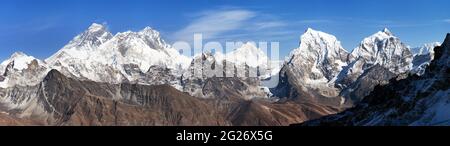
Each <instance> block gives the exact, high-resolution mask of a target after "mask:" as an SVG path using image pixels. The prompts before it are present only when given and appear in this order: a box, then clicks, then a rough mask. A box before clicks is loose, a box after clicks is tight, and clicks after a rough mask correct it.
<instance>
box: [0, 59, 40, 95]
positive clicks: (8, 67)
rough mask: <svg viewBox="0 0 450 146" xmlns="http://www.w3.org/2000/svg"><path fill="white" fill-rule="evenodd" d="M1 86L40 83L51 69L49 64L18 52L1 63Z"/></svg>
mask: <svg viewBox="0 0 450 146" xmlns="http://www.w3.org/2000/svg"><path fill="white" fill-rule="evenodd" d="M0 70H1V71H0V73H1V74H2V75H0V76H1V77H0V88H7V87H12V86H15V85H22V86H27V85H28V86H31V85H35V84H38V83H39V82H40V81H41V79H42V78H43V77H44V76H45V75H46V73H47V72H48V71H49V68H48V66H47V64H45V63H44V62H42V61H41V60H39V59H36V58H34V57H33V56H28V55H26V54H24V53H22V52H16V53H14V54H13V55H11V57H10V58H9V59H7V60H5V61H3V62H2V63H1V64H0Z"/></svg>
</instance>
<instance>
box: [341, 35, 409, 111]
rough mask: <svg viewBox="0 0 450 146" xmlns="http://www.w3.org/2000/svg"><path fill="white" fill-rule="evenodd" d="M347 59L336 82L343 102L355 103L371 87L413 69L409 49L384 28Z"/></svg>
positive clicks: (365, 41) (363, 42) (366, 39)
mask: <svg viewBox="0 0 450 146" xmlns="http://www.w3.org/2000/svg"><path fill="white" fill-rule="evenodd" d="M351 56H353V58H350V59H349V61H348V62H349V63H348V64H349V65H348V66H346V67H344V69H343V70H342V72H340V74H339V75H338V76H339V77H338V79H337V81H336V86H337V87H339V88H340V89H342V91H341V93H340V96H342V97H343V98H344V99H345V101H346V103H357V102H359V101H360V100H361V99H362V97H364V96H366V95H367V93H368V92H370V91H372V90H373V88H374V87H375V85H378V84H385V83H387V82H388V80H389V79H391V78H393V77H395V76H398V75H400V76H404V75H403V74H408V73H409V72H410V71H411V70H412V67H413V62H412V61H413V54H412V53H411V50H410V49H409V48H408V47H407V46H406V45H405V44H403V43H402V42H401V41H400V39H399V38H397V37H395V36H394V35H393V34H392V33H391V32H390V31H389V30H388V29H384V30H383V31H379V32H377V33H375V34H373V35H371V36H369V37H367V38H365V39H364V40H363V41H362V42H361V44H360V45H359V46H358V47H357V48H355V49H354V50H353V51H352V53H351Z"/></svg>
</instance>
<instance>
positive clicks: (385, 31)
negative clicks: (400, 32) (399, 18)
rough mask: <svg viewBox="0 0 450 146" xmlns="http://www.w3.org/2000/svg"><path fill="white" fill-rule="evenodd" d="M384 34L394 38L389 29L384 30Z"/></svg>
mask: <svg viewBox="0 0 450 146" xmlns="http://www.w3.org/2000/svg"><path fill="white" fill-rule="evenodd" d="M382 32H383V33H385V34H387V35H390V36H392V32H391V31H390V30H389V29H388V28H384V29H383V31H382Z"/></svg>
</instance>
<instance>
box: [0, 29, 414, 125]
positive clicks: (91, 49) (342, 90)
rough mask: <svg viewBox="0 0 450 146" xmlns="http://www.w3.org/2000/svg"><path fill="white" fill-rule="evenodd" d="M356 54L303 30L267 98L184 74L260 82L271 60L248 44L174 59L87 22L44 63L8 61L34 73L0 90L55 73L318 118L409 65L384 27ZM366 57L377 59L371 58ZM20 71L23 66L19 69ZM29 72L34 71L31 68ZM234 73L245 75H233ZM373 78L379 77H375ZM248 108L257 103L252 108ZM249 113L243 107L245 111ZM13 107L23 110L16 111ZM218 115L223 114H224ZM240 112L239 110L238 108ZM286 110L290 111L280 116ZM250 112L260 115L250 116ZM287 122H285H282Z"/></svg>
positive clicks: (240, 85) (247, 85)
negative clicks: (215, 72) (210, 71)
mask: <svg viewBox="0 0 450 146" xmlns="http://www.w3.org/2000/svg"><path fill="white" fill-rule="evenodd" d="M111 50H112V51H111ZM355 50H356V51H355ZM355 50H354V51H352V53H348V52H346V51H345V49H343V47H342V46H341V45H340V42H339V41H338V40H337V39H336V37H334V36H332V35H329V34H326V33H323V32H320V31H316V30H313V29H307V30H306V32H305V34H303V35H302V36H301V39H300V46H299V48H298V49H295V50H294V51H292V53H291V55H290V59H289V60H288V61H286V63H285V65H284V66H283V68H282V69H281V72H280V77H281V81H280V85H279V87H278V88H275V89H272V93H273V94H272V93H270V92H267V90H266V89H265V88H264V86H261V80H262V79H263V78H259V77H256V78H248V77H231V78H220V77H205V76H201V77H200V78H197V77H192V74H191V75H190V74H189V73H191V71H194V72H201V71H204V70H205V69H207V68H212V67H217V68H225V72H227V71H228V72H231V74H236V73H239V74H250V73H251V74H259V75H262V76H265V75H264V74H266V73H267V72H266V73H264V72H251V71H253V70H252V68H254V67H258V68H260V69H263V70H264V69H267V68H266V65H267V63H269V62H270V61H268V60H267V59H264V58H267V56H266V55H265V53H264V52H262V51H261V50H259V49H258V48H256V47H255V46H254V45H252V44H249V43H247V44H244V45H243V46H241V47H240V48H237V49H236V50H235V51H233V52H231V53H227V54H214V55H213V54H208V53H204V54H201V55H200V56H196V57H194V58H193V59H192V60H191V59H186V58H185V57H183V56H180V54H178V52H177V51H176V50H175V49H173V48H171V47H170V46H169V45H167V44H166V43H165V42H164V40H162V39H161V37H160V35H159V33H158V32H157V31H155V30H153V29H151V28H149V27H147V28H145V29H143V30H141V31H139V32H131V31H128V32H124V33H118V34H116V35H112V34H111V33H109V32H108V31H107V29H106V27H104V26H102V25H98V24H93V25H92V26H91V27H89V29H88V30H86V31H85V32H84V33H82V34H80V35H79V36H77V37H75V38H74V40H73V41H71V42H70V43H69V44H68V45H66V46H65V47H64V48H63V49H61V50H60V51H58V52H57V53H56V54H55V55H53V56H52V57H50V58H49V59H46V60H45V61H40V60H38V59H35V60H36V61H33V62H35V63H30V61H25V63H23V62H22V63H20V64H22V65H17V66H16V65H14V59H10V60H9V61H5V62H7V63H5V64H8V65H10V67H12V68H14V67H16V68H22V70H28V68H30V69H33V70H28V71H27V72H28V73H23V71H22V70H17V69H16V70H14V71H15V72H17V73H16V75H11V73H8V72H10V71H4V72H5V73H8V74H6V75H5V74H3V73H2V74H3V75H0V88H6V90H12V89H15V90H16V91H17V92H23V93H20V94H26V93H30V92H33V91H34V90H36V89H29V88H23V87H20V86H24V85H26V86H33V85H37V84H39V83H40V81H42V79H43V78H44V76H45V75H46V74H47V72H49V71H50V70H51V69H56V70H58V71H60V72H61V73H62V74H63V75H65V76H68V77H69V78H73V79H76V80H81V81H97V82H102V83H103V84H111V85H117V84H123V83H129V84H141V85H170V86H172V87H175V88H176V89H178V90H179V91H183V92H187V93H189V95H191V96H194V97H200V98H207V99H212V100H217V99H219V100H224V101H225V102H227V101H229V100H232V101H235V100H239V101H240V100H244V101H245V103H251V104H242V105H246V106H249V107H252V108H254V109H264V108H261V107H260V106H261V104H260V102H258V100H259V99H261V98H263V99H264V98H270V99H269V101H272V102H278V103H289V104H283V105H289V106H290V107H296V108H300V109H302V108H310V107H315V108H317V109H310V110H311V111H314V112H313V113H314V114H313V115H315V116H314V117H315V118H317V117H319V116H323V115H326V114H332V113H335V112H337V111H340V110H343V109H345V108H347V107H350V106H352V105H353V104H354V103H357V102H359V101H360V100H361V99H362V97H364V95H366V94H367V93H369V92H370V91H372V89H373V88H374V87H375V86H376V85H377V84H386V83H387V81H388V80H389V79H391V78H393V77H396V76H398V75H401V74H407V73H408V71H409V70H410V69H411V66H412V65H411V64H410V61H411V60H412V59H411V57H410V56H411V55H409V54H411V53H409V52H410V50H409V48H408V47H406V45H404V44H403V43H401V42H400V40H399V39H398V38H396V37H395V36H393V34H392V33H391V32H390V31H389V30H387V29H385V30H383V31H380V32H378V33H376V34H374V35H372V36H370V37H368V38H366V39H364V40H363V41H362V43H361V45H360V47H358V48H356V49H355ZM358 50H359V51H358ZM360 50H362V51H360ZM373 50H376V51H373ZM145 52H147V53H145ZM354 52H359V53H354ZM361 52H363V53H361ZM80 54H81V55H80ZM143 54H144V55H143ZM145 54H147V55H145ZM148 54H158V55H156V56H159V57H160V56H163V57H161V58H156V59H155V58H150V59H148V58H146V57H148ZM174 54H175V55H174ZM171 55H172V56H171ZM174 56H175V57H174ZM373 56H376V57H375V58H373ZM178 57H179V58H182V59H179V58H178ZM25 58H26V57H25ZM130 58H133V59H130ZM135 58H137V59H135ZM177 58H178V59H177ZM183 58H184V59H183ZM224 58H226V59H224ZM230 58H231V59H230ZM380 58H381V59H380ZM28 60H31V59H28ZM155 60H156V61H155ZM168 60H170V61H168ZM179 60H189V61H185V62H183V61H179ZM180 62H182V63H180ZM186 62H187V63H186ZM11 63H12V64H11ZM193 63H194V64H197V63H198V64H197V65H201V66H200V67H199V66H193V65H192V64H193ZM23 64H25V65H23ZM36 64H38V65H36ZM183 64H190V65H183ZM27 65H28V66H29V67H21V66H27ZM32 66H38V69H36V67H32ZM6 68H7V65H6V66H5V65H0V69H1V70H5V69H6ZM238 69H243V70H245V71H244V72H236V70H238ZM273 70H276V69H272V71H270V70H269V72H268V73H269V74H270V75H273ZM0 72H1V71H0ZM31 73H37V76H35V77H34V78H33V80H29V81H27V79H28V78H30V76H31V75H32V74H31ZM105 73H106V74H105ZM219 74H221V73H219ZM222 74H224V73H222ZM379 74H383V75H385V76H379ZM14 76H15V77H14ZM10 79H14V80H18V79H23V80H22V81H23V82H26V83H27V84H23V83H21V82H10ZM5 83H6V84H5ZM10 83H12V84H10ZM154 87H155V86H154ZM170 91H172V90H170ZM8 96H10V95H8ZM4 99H8V100H5V101H4V102H11V101H10V100H13V99H11V98H9V97H5V98H4ZM29 99H32V98H29ZM13 101H14V100H13ZM28 101H30V100H28ZM35 102H36V101H33V102H29V103H22V104H24V105H21V106H28V105H32V106H34V105H35V104H36V103H35ZM253 102H256V103H258V104H256V105H257V106H256V107H255V103H253ZM219 103H220V102H219ZM220 104H224V103H220ZM264 106H267V105H266V104H265V105H264ZM302 106H305V107H302ZM249 107H242V108H243V109H247V108H249ZM14 108H15V109H22V108H23V107H19V106H18V107H14ZM276 108H280V107H276ZM224 109H225V110H229V108H224ZM325 109H326V110H325ZM240 111H242V110H240ZM242 112H245V110H244V111H242ZM286 112H291V111H289V110H287V111H286ZM250 113H251V114H252V115H253V114H257V115H259V113H254V111H251V112H250ZM234 114H236V115H241V114H237V113H234ZM30 115H33V114H30ZM30 115H25V116H24V117H28V116H30ZM37 115H39V114H37ZM244 115H245V114H244ZM303 117H305V116H303ZM306 117H307V118H296V120H299V119H301V120H302V121H304V120H308V119H309V118H311V117H309V116H306ZM240 118H246V117H240ZM288 119H289V118H288ZM291 120H292V119H291ZM232 121H234V122H231V123H234V124H236V123H246V124H249V125H251V124H250V123H251V122H249V121H245V120H244V121H242V120H241V119H239V118H236V119H235V120H232ZM287 121H289V120H286V121H285V122H287ZM269 123H270V122H269ZM253 124H254V123H253ZM284 124H286V123H284Z"/></svg>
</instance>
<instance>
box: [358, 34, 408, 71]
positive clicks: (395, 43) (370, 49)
mask: <svg viewBox="0 0 450 146" xmlns="http://www.w3.org/2000/svg"><path fill="white" fill-rule="evenodd" d="M352 55H353V56H355V57H356V58H362V59H363V60H364V61H365V62H366V63H367V64H369V65H368V66H367V67H370V66H373V65H376V64H380V65H381V66H383V67H385V68H387V69H389V71H391V72H393V73H395V74H400V73H405V72H407V71H409V70H411V67H412V64H411V62H412V59H413V54H412V53H411V51H410V49H409V48H408V47H407V46H406V45H405V44H403V43H402V42H401V41H400V39H399V38H397V37H395V36H394V35H393V34H392V33H391V32H390V31H389V30H388V29H384V30H383V31H380V32H377V33H375V34H373V35H372V36H370V37H368V38H365V39H364V40H363V41H362V42H361V45H360V46H359V47H358V48H356V49H354V50H353V51H352Z"/></svg>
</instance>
